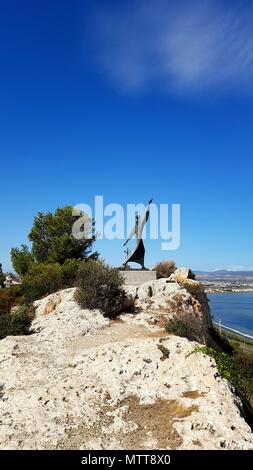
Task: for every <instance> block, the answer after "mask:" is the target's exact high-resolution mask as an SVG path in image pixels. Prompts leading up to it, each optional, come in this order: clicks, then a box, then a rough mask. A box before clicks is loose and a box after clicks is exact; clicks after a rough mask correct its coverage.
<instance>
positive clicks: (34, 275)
mask: <svg viewBox="0 0 253 470" xmlns="http://www.w3.org/2000/svg"><path fill="white" fill-rule="evenodd" d="M63 285H64V279H63V273H62V270H61V266H60V265H59V264H58V263H50V264H46V263H35V264H34V265H33V266H32V267H31V268H30V270H29V272H28V273H27V274H26V275H25V276H24V277H23V279H22V286H21V290H22V294H23V296H24V298H25V301H26V302H34V300H37V299H40V298H42V297H44V296H46V295H49V294H52V293H53V292H57V291H58V290H59V289H61V288H63Z"/></svg>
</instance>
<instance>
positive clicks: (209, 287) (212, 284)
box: [198, 279, 253, 294]
mask: <svg viewBox="0 0 253 470" xmlns="http://www.w3.org/2000/svg"><path fill="white" fill-rule="evenodd" d="M198 281H200V282H201V283H202V284H203V286H204V289H205V292H206V294H233V293H234V294H238V293H242V292H253V282H245V281H224V280H222V281H218V280H209V281H207V280H205V279H198Z"/></svg>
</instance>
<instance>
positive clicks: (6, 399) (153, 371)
mask: <svg viewBox="0 0 253 470" xmlns="http://www.w3.org/2000/svg"><path fill="white" fill-rule="evenodd" d="M152 283H153V284H152V286H151V289H152V293H151V291H150V289H149V286H145V285H143V286H142V287H141V289H140V290H139V293H138V292H136V291H135V293H134V295H135V297H136V301H137V303H138V307H139V312H138V313H136V314H131V315H130V314H125V315H121V317H120V318H118V319H117V320H112V321H109V320H108V319H105V318H104V317H103V316H102V315H101V314H100V313H99V311H89V310H82V309H80V307H79V306H78V305H77V304H76V302H75V301H74V291H75V289H66V290H63V291H60V292H57V293H56V294H52V295H50V296H48V297H46V298H44V299H42V300H40V301H37V302H36V318H35V319H34V321H33V324H32V330H33V331H34V333H33V334H31V335H29V336H19V337H7V338H5V339H4V340H2V341H0V448H1V449H136V448H140V449H196V450H197V449H224V448H226V449H253V434H252V432H251V429H250V427H249V426H248V424H247V423H246V422H245V420H244V418H243V414H242V405H241V402H240V400H239V398H238V397H237V396H236V395H235V393H234V391H233V389H232V388H231V387H230V385H229V384H228V382H227V381H226V380H223V379H221V378H220V377H219V374H218V371H217V368H216V365H215V363H214V361H213V360H212V359H211V358H210V357H208V356H204V355H203V354H200V353H194V354H190V353H191V352H192V351H193V350H194V349H195V348H196V346H197V345H198V343H197V342H195V341H189V340H187V339H185V338H179V337H177V336H172V335H168V334H166V333H165V332H164V328H163V326H162V322H161V317H163V318H164V314H165V313H166V312H167V314H168V315H172V314H173V312H174V313H175V312H177V314H178V312H181V315H189V316H190V317H191V318H192V321H193V324H195V323H194V322H195V321H196V319H198V322H199V326H198V328H199V329H198V334H199V335H200V339H201V338H202V337H203V338H204V337H205V332H206V330H207V325H208V318H207V310H205V309H206V308H207V306H206V305H204V303H201V301H198V302H199V305H197V304H196V302H195V300H196V299H195V298H193V296H192V295H191V294H190V293H189V292H187V291H186V290H185V289H184V288H182V286H181V285H179V284H177V283H174V284H168V283H165V282H164V280H161V281H152ZM168 286H170V287H168ZM159 299H160V300H159ZM175 314H176V313H175Z"/></svg>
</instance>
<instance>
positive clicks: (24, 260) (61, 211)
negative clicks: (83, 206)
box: [11, 206, 97, 277]
mask: <svg viewBox="0 0 253 470" xmlns="http://www.w3.org/2000/svg"><path fill="white" fill-rule="evenodd" d="M72 211H73V207H72V206H65V207H61V208H58V209H56V211H55V212H54V213H52V212H47V213H43V212H39V213H38V214H37V216H36V217H35V219H34V223H33V227H32V229H31V231H30V233H29V235H28V238H29V240H30V241H31V244H32V248H31V251H29V249H28V247H27V246H26V245H22V246H21V249H19V248H13V249H12V250H11V259H12V264H13V267H14V269H15V271H16V272H17V273H18V274H20V276H22V277H23V276H24V275H25V274H26V273H27V272H28V271H29V269H30V268H31V265H32V264H33V263H59V264H63V263H64V262H65V261H66V260H69V259H84V258H87V257H89V256H90V255H91V250H92V244H93V242H94V241H95V234H94V221H93V220H91V219H90V218H89V217H88V216H86V215H85V214H83V218H82V222H83V223H82V233H83V236H82V238H80V239H78V240H77V239H76V238H74V237H73V235H72V227H73V224H74V222H75V221H76V217H75V216H73V215H72ZM92 256H93V257H95V256H97V253H94V254H93V255H92Z"/></svg>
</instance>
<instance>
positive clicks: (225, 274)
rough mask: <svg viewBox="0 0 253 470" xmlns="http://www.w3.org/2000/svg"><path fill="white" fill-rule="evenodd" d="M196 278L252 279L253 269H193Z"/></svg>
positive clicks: (208, 279) (217, 279) (207, 279)
mask: <svg viewBox="0 0 253 470" xmlns="http://www.w3.org/2000/svg"><path fill="white" fill-rule="evenodd" d="M195 274H196V279H199V280H206V281H212V280H215V281H253V271H227V270H226V269H221V270H220V271H195Z"/></svg>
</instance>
